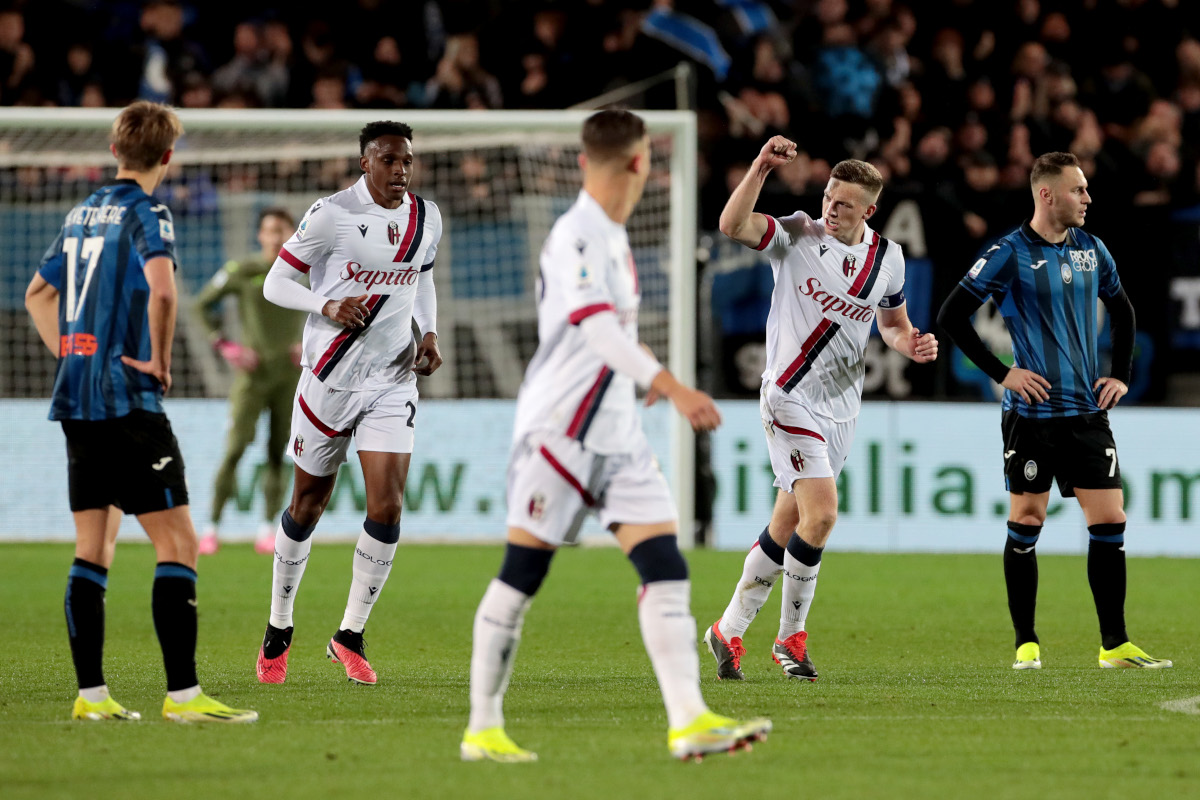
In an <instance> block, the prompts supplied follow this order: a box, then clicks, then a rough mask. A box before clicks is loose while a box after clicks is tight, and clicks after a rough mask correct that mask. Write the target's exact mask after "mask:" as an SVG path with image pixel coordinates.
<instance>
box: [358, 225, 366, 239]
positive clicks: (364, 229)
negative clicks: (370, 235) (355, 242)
mask: <svg viewBox="0 0 1200 800" xmlns="http://www.w3.org/2000/svg"><path fill="white" fill-rule="evenodd" d="M358 232H359V233H361V234H362V237H363V238H364V239H365V238H367V226H366V225H359V226H358Z"/></svg>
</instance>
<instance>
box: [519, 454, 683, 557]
mask: <svg viewBox="0 0 1200 800" xmlns="http://www.w3.org/2000/svg"><path fill="white" fill-rule="evenodd" d="M588 514H596V515H597V516H599V518H600V524H601V525H602V526H604V527H605V528H606V529H607V528H610V527H611V526H613V525H618V524H627V525H646V524H652V523H656V522H673V521H674V520H676V519H677V518H678V516H679V515H678V513H677V512H676V511H675V502H674V501H673V500H672V499H671V489H670V487H669V486H667V480H666V478H664V477H663V474H662V470H660V469H659V468H658V460H657V459H656V458H655V457H654V452H653V451H652V450H651V449H650V445H649V443H648V442H647V441H646V440H645V438H643V439H642V441H641V444H640V446H639V447H638V448H637V449H636V450H635V451H634V452H632V453H621V454H615V455H600V454H598V453H593V452H591V451H590V450H586V449H584V447H583V445H581V444H580V443H579V442H577V441H576V440H574V439H571V438H568V437H567V436H565V435H563V434H560V433H553V432H549V431H546V432H535V433H531V434H529V435H528V436H526V437H525V438H524V439H522V440H521V441H519V442H518V443H517V445H516V447H514V448H513V454H512V461H511V462H510V463H509V466H508V526H509V527H511V528H521V529H522V530H526V531H529V532H530V533H531V534H533V535H534V536H536V537H537V538H538V539H541V540H542V541H543V542H545V543H546V544H551V545H554V546H556V547H557V546H558V545H561V544H563V543H564V542H572V541H574V540H575V537H576V535H578V533H579V527H580V526H581V525H582V524H583V521H584V519H585V518H586V517H587V515H588Z"/></svg>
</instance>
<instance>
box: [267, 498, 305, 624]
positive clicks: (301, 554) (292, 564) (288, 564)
mask: <svg viewBox="0 0 1200 800" xmlns="http://www.w3.org/2000/svg"><path fill="white" fill-rule="evenodd" d="M284 513H285V515H286V512H284ZM293 524H294V523H293ZM311 534H312V532H311V531H309V535H308V536H306V537H305V538H304V541H302V542H297V541H296V540H295V539H293V538H291V537H290V536H288V535H287V534H286V533H284V530H283V524H280V526H279V528H278V530H276V531H275V567H274V570H273V576H272V578H271V625H272V626H273V627H276V628H290V627H292V605H293V604H294V603H295V602H296V593H297V592H298V591H299V590H300V579H301V578H302V577H304V567H305V565H307V564H308V555H309V552H310V551H311V550H312V535H311Z"/></svg>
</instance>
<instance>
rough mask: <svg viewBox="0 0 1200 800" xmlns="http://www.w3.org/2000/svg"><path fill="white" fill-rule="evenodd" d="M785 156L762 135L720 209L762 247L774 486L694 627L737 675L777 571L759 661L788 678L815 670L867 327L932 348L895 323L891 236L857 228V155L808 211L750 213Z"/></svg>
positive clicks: (862, 199)
mask: <svg viewBox="0 0 1200 800" xmlns="http://www.w3.org/2000/svg"><path fill="white" fill-rule="evenodd" d="M795 156H796V145H795V143H793V142H791V141H788V140H787V139H786V138H784V137H782V136H775V137H773V138H772V139H771V140H770V141H769V142H767V143H766V144H765V145H764V146H763V148H762V150H761V151H760V152H759V154H758V156H757V157H756V158H755V160H754V163H753V164H752V165H751V167H750V170H749V171H748V172H747V173H746V177H745V178H743V179H742V182H741V184H739V185H738V187H737V189H735V190H734V192H733V195H732V196H731V197H730V198H729V202H728V203H726V204H725V209H724V211H722V213H721V221H720V227H721V232H722V233H724V234H725V235H726V236H729V237H730V238H732V239H734V240H735V241H738V242H741V243H742V244H744V245H746V246H747V247H752V248H754V249H756V250H761V251H762V252H764V253H765V254H766V255H767V257H768V258H769V259H770V261H771V269H772V272H773V273H774V275H775V289H774V291H773V293H772V295H771V310H770V313H769V314H768V316H767V369H766V371H765V372H764V373H763V384H762V393H761V403H760V408H761V412H762V423H763V428H764V430H765V431H766V436H767V449H768V451H769V452H770V456H771V466H772V468H773V469H774V471H775V486H777V487H778V488H779V493H778V495H777V497H776V502H775V510H774V512H773V513H772V516H771V522H770V524H769V525H768V526H767V528H766V529H765V530H764V531H763V532H762V534H760V535H759V537H758V541H757V542H756V543H755V545H754V546H753V547H751V549H750V553H749V555H748V556H747V557H746V561H745V565H744V567H743V571H742V576H741V578H739V580H738V583H737V586H736V587H735V588H734V593H733V597H732V598H731V599H730V601H729V605H728V607H727V608H726V609H725V613H724V614H723V615H722V616H721V618H720V619H718V620H717V621H716V622H714V623H713V624H712V625H711V626H710V627H709V628H708V630H707V631H705V634H704V640H705V642H706V643H707V644H708V647H709V650H710V651H711V652H712V654H713V657H714V658H716V661H717V677H718V678H721V679H728V680H742V678H743V675H742V671H741V658H742V656H743V655H744V654H745V652H746V651H745V648H744V647H743V646H742V636H743V635H744V634H745V632H746V629H747V628H748V627H749V626H750V622H751V621H752V620H753V619H754V617H755V615H756V614H758V611H759V609H760V608H762V606H763V604H764V603H766V601H767V597H768V596H769V595H770V593H771V587H772V586H774V584H775V582H776V581H777V580H778V579H779V576H780V575H781V574H782V575H783V577H784V588H783V610H782V613H781V615H780V620H779V633H778V635H777V636H776V638H775V644H774V647H773V648H772V657H773V658H774V660H775V662H776V663H777V664H779V665H780V666H781V667H782V668H783V673H784V675H786V676H787V677H789V678H795V679H800V680H808V681H815V680H816V679H817V670H816V668H815V667H814V666H813V663H812V659H811V657H810V656H809V654H808V632H807V630H805V623H806V620H807V617H808V612H809V608H810V607H811V606H812V601H813V596H814V594H815V592H816V588H817V573H818V572H819V571H820V568H821V554H822V552H823V551H824V548H825V542H826V541H827V540H828V539H829V535H830V533H831V532H832V530H833V525H834V522H835V521H836V520H837V508H838V497H837V482H836V479H837V476H838V474H839V473H840V472H841V470H842V465H843V464H844V463H845V461H846V456H847V455H848V454H849V452H850V443H851V442H852V441H853V439H854V424H855V420H856V419H857V417H858V412H859V408H860V406H861V405H862V387H863V376H864V374H865V370H866V366H865V364H864V362H863V351H864V349H865V348H866V345H867V339H868V337H870V335H871V323H872V322H876V323H877V324H878V326H879V333H880V335H881V336H882V337H883V341H884V342H885V343H887V345H888V346H889V347H891V348H892V349H894V350H896V351H898V352H900V353H903V354H904V355H906V356H908V357H909V358H911V359H913V360H914V361H916V362H917V363H920V364H924V363H929V362H931V361H933V360H934V359H936V358H937V351H938V343H937V338H936V337H934V335H933V334H931V333H926V334H922V333H921V332H920V331H919V330H917V329H916V328H914V327H913V326H912V324H911V323H910V322H909V320H908V313H907V312H906V311H905V301H904V256H903V255H901V253H900V246H899V245H897V244H896V243H895V242H890V241H888V240H887V239H885V238H883V237H882V236H880V235H879V234H878V233H877V232H876V231H873V230H871V228H870V227H869V226H868V225H867V220H868V219H870V218H871V216H872V215H873V214H874V213H875V208H876V202H877V201H878V199H879V193H880V191H881V190H882V189H883V178H882V177H881V176H880V174H879V171H878V170H876V169H875V168H874V167H872V166H871V165H870V164H867V163H865V162H862V161H853V160H850V161H842V162H841V163H839V164H837V165H836V166H835V167H834V168H833V171H832V172H831V177H830V179H829V184H828V185H827V186H826V187H825V196H824V200H823V201H822V203H821V217H820V218H819V219H813V218H812V217H810V216H808V215H807V214H805V213H804V212H803V211H797V212H796V213H795V214H792V215H791V216H789V217H784V218H782V219H775V218H774V217H770V216H767V215H766V214H759V213H756V212H755V211H754V204H755V202H756V201H757V200H758V194H759V192H760V191H761V189H762V186H763V182H764V181H765V180H766V178H767V175H768V174H769V173H770V171H771V170H772V169H774V168H775V167H777V166H781V165H783V164H786V163H788V162H789V161H791V160H792V159H793V158H795Z"/></svg>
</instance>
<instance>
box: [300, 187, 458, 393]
mask: <svg viewBox="0 0 1200 800" xmlns="http://www.w3.org/2000/svg"><path fill="white" fill-rule="evenodd" d="M441 237H442V214H441V212H440V211H439V210H438V207H437V206H436V205H434V204H433V203H432V202H430V201H428V200H425V199H423V198H421V197H419V196H417V195H415V194H413V193H412V192H406V193H405V195H404V200H403V201H402V202H401V203H400V205H399V206H398V207H397V208H384V207H383V206H381V205H378V204H377V203H376V202H375V201H374V200H373V199H372V198H371V194H370V192H369V191H368V190H367V179H366V176H365V175H364V176H363V177H362V178H359V180H358V182H357V183H355V184H354V185H353V186H351V187H350V188H349V189H345V190H343V191H340V192H338V193H337V194H333V195H330V196H329V197H324V198H321V199H320V200H318V201H317V202H315V203H313V204H312V207H311V208H309V209H308V213H307V214H305V215H304V219H302V220H301V221H300V226H299V227H298V228H297V229H296V232H295V233H294V234H293V235H292V238H290V239H288V240H287V242H286V243H285V244H284V246H283V249H282V250H280V251H279V257H280V258H281V259H283V260H284V261H286V262H287V263H288V264H291V265H292V266H293V267H295V268H296V269H298V270H300V271H301V272H304V273H307V274H308V279H309V286H310V287H311V288H312V290H313V291H314V292H315V293H317V294H319V295H323V296H325V297H328V298H329V299H331V300H340V299H342V298H345V297H357V296H359V295H363V294H365V295H367V299H366V301H365V302H366V305H367V308H369V309H370V313H369V314H368V315H367V318H366V325H365V326H364V327H362V328H347V327H345V326H343V325H341V324H339V323H336V322H334V321H333V320H331V319H329V318H328V317H325V316H322V315H320V314H309V315H308V320H307V321H306V322H305V323H304V340H303V344H304V354H303V357H302V360H301V363H302V365H303V366H305V367H307V368H308V369H311V370H312V371H313V374H314V375H315V376H316V377H317V378H318V379H319V380H321V381H322V382H323V383H324V384H325V385H326V386H329V387H330V388H334V389H359V388H364V387H370V386H379V385H383V384H392V383H400V382H401V381H402V380H405V379H407V378H408V377H409V375H410V374H411V369H412V356H413V353H412V352H411V350H410V347H411V345H412V343H413V335H412V311H413V302H414V300H415V299H416V294H417V276H418V275H419V274H420V273H422V272H425V271H426V270H429V269H432V268H433V261H434V257H435V256H436V255H437V248H438V242H439V241H440V240H441Z"/></svg>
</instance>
